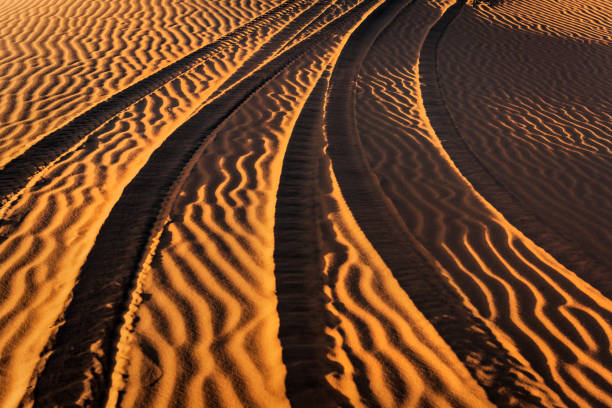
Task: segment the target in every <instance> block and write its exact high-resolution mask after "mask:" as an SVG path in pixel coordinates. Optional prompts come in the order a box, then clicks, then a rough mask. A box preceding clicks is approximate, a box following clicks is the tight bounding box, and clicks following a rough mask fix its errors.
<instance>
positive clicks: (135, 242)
mask: <svg viewBox="0 0 612 408" xmlns="http://www.w3.org/2000/svg"><path fill="white" fill-rule="evenodd" d="M351 18H352V16H343V17H342V18H340V19H338V20H337V21H334V22H332V23H331V24H330V25H329V27H328V29H327V30H325V31H324V32H320V33H317V34H315V35H314V36H313V37H311V38H309V39H307V40H305V41H303V42H301V43H300V44H298V45H296V46H295V47H293V48H291V49H289V50H287V51H286V52H285V53H283V54H281V55H279V56H278V57H277V58H275V59H274V60H272V61H271V62H269V63H267V64H266V65H265V66H263V67H261V68H260V69H258V70H257V71H256V72H254V73H252V75H250V76H249V77H247V78H246V79H244V80H242V81H241V82H240V83H238V84H237V85H236V86H234V87H232V88H231V89H230V90H229V91H227V93H225V94H223V95H221V96H219V97H218V98H217V99H215V100H214V101H213V102H211V103H210V104H209V105H207V106H206V107H205V108H204V109H202V110H201V111H200V112H199V113H197V114H196V115H194V116H193V117H192V118H190V119H189V120H188V121H187V122H185V123H184V124H183V125H182V126H181V127H180V128H179V129H177V131H175V132H174V133H173V134H172V135H171V136H169V137H168V139H167V140H166V141H165V142H164V144H162V146H161V147H160V148H158V149H157V150H156V151H155V152H154V153H153V155H152V156H151V158H150V159H149V161H148V162H147V164H146V165H145V167H143V169H142V170H141V171H140V173H139V174H138V176H136V177H135V178H134V180H133V181H132V182H131V183H130V184H129V185H128V186H127V187H126V189H125V190H124V192H123V194H122V196H121V198H120V200H119V201H118V202H117V204H116V205H115V207H113V210H112V211H111V213H110V215H109V217H108V218H107V220H106V221H105V223H104V225H103V227H102V228H101V230H100V233H99V234H98V237H97V239H96V243H95V245H94V247H93V248H92V250H91V251H90V253H89V255H88V258H87V261H86V262H85V264H84V266H83V267H82V268H81V277H80V279H79V282H78V283H77V285H76V286H75V288H74V289H73V299H72V301H71V303H70V305H69V306H68V308H67V309H66V311H65V313H64V316H63V317H62V320H63V322H64V323H63V325H61V326H60V328H59V330H58V333H57V334H56V336H55V338H54V339H51V341H50V343H49V344H48V347H47V350H46V352H49V351H51V350H53V353H52V354H51V356H50V357H49V359H48V360H47V362H46V365H45V367H44V369H43V371H42V372H41V373H39V375H37V378H38V380H37V383H36V386H35V388H34V391H33V398H34V400H35V401H36V404H40V405H42V406H46V405H52V404H54V403H55V404H57V403H62V404H65V403H74V401H75V400H76V399H77V398H78V396H79V395H80V394H81V393H82V392H83V390H82V386H83V383H84V382H86V380H87V378H90V380H88V382H89V384H90V386H91V388H92V390H91V392H90V393H91V395H93V396H94V397H95V398H94V400H93V401H88V402H87V403H88V404H89V405H90V406H101V405H102V404H103V403H104V394H105V392H106V390H107V389H108V387H109V385H110V375H111V369H112V366H113V359H114V353H115V341H116V340H117V338H118V328H119V327H120V325H121V323H122V313H123V312H124V311H125V310H124V307H125V305H126V303H127V302H128V300H129V298H130V296H131V291H132V289H133V287H132V284H133V282H134V281H135V278H136V276H135V273H136V271H137V270H138V267H139V264H140V262H141V260H142V257H143V254H146V252H147V250H148V243H149V238H150V237H151V234H152V231H153V230H154V229H155V228H157V227H159V225H158V224H159V223H160V222H163V220H161V221H160V220H159V214H160V211H161V209H162V208H163V207H166V206H168V205H169V202H168V200H167V194H168V191H170V189H171V187H172V186H173V184H174V183H175V180H176V179H177V177H179V176H180V174H181V172H182V170H183V168H184V166H185V165H186V164H187V163H188V162H189V161H190V159H191V157H192V156H193V154H194V153H195V152H196V151H197V150H198V148H199V147H200V146H201V144H202V143H204V141H205V140H206V138H207V137H208V135H210V134H211V133H212V131H213V130H214V129H215V128H216V127H217V126H218V125H219V124H220V123H222V122H223V121H224V119H225V118H227V117H228V116H229V115H230V114H231V113H232V112H233V111H235V110H236V109H237V108H238V107H239V106H240V105H241V104H242V103H243V102H244V101H245V100H246V99H247V98H248V97H249V96H250V95H251V94H252V93H254V92H255V91H256V90H257V89H259V88H260V87H262V86H263V85H264V84H265V83H267V82H268V81H269V80H271V79H272V78H274V76H275V75H276V74H277V73H278V72H280V71H281V70H282V69H283V68H285V67H286V66H287V65H289V64H291V63H292V62H293V61H295V60H296V59H297V58H299V57H300V56H301V55H303V54H304V53H305V52H306V51H307V50H309V49H310V48H311V47H315V46H317V44H318V43H319V42H321V41H322V40H323V39H324V38H328V37H327V36H329V35H330V34H331V33H333V32H335V31H336V30H337V31H338V32H341V31H342V30H341V29H342V27H343V25H344V24H345V23H346V20H348V21H350V19H351ZM116 248H123V250H122V251H121V253H117V251H116ZM109 254H112V255H109ZM84 310H87V311H88V312H89V313H88V321H87V322H84V321H83V311H84ZM84 326H86V329H85V327H84ZM46 352H45V353H46ZM45 353H43V354H45ZM60 384H61V385H64V386H63V387H58V385H60Z"/></svg>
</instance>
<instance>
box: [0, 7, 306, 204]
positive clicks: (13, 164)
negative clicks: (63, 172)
mask: <svg viewBox="0 0 612 408" xmlns="http://www.w3.org/2000/svg"><path fill="white" fill-rule="evenodd" d="M292 3H295V4H292ZM300 3H301V2H300V1H292V0H287V1H286V2H284V3H282V4H280V5H278V6H276V7H275V8H273V9H271V10H269V11H267V12H266V13H264V14H262V15H261V16H259V17H257V18H255V19H253V20H251V21H249V22H248V23H246V24H245V25H243V26H241V27H239V28H237V29H236V30H234V31H232V32H230V33H228V34H226V35H224V36H223V37H221V38H220V39H219V40H217V41H215V42H214V43H211V44H208V45H205V46H204V47H202V48H200V49H198V50H196V51H194V52H192V53H191V54H189V55H187V56H185V57H183V58H181V59H180V60H178V61H176V62H174V63H172V64H170V65H168V66H167V67H165V68H162V69H161V70H159V71H157V72H156V73H154V74H152V75H150V76H148V77H146V78H144V79H142V80H141V81H139V82H137V83H135V84H133V85H131V86H130V87H128V88H126V89H124V90H122V91H120V92H118V93H116V94H115V95H113V96H111V97H110V98H109V99H107V100H105V101H103V102H101V103H99V104H97V105H95V106H94V107H92V108H91V109H89V110H88V111H86V112H85V113H83V114H81V115H79V116H78V117H76V118H74V119H73V120H71V121H70V122H69V123H68V124H67V125H65V126H63V127H61V128H60V129H57V130H55V131H54V132H52V133H50V134H49V135H47V136H46V137H44V138H43V139H42V140H40V141H39V142H37V143H36V144H34V145H33V146H31V147H30V148H29V149H28V150H26V151H25V152H24V153H22V154H21V155H20V156H18V157H16V158H14V159H13V160H11V161H10V162H9V163H7V164H6V166H4V168H2V169H1V170H0V203H2V201H3V200H6V199H7V198H8V197H9V196H10V195H11V194H14V193H16V192H18V191H19V190H20V189H22V188H23V187H24V186H25V185H26V184H27V182H28V180H29V179H30V178H32V176H34V175H35V174H36V173H38V172H39V171H40V169H41V168H44V167H45V166H47V165H48V164H49V163H51V162H52V161H53V160H54V159H55V158H57V157H58V156H60V155H61V154H63V153H64V152H65V151H67V150H68V149H70V147H72V146H73V145H75V144H77V143H78V142H79V141H80V140H82V139H83V138H84V137H86V136H87V135H88V134H89V133H91V132H93V131H94V130H95V129H97V128H98V127H99V126H100V125H102V124H103V123H104V122H106V121H107V120H109V119H110V118H112V117H113V116H115V115H117V114H118V113H120V112H121V111H123V110H124V109H126V108H127V107H129V106H130V105H132V104H134V103H135V102H137V101H138V100H140V99H142V98H143V97H145V96H146V95H148V94H150V93H153V92H155V91H156V90H157V89H158V88H160V87H161V86H163V85H164V84H166V83H168V82H170V81H172V80H174V79H175V78H177V77H179V76H180V75H182V74H184V73H185V72H187V71H189V70H190V69H191V68H193V67H194V66H196V65H198V64H200V63H202V62H203V60H204V59H205V58H206V56H207V55H210V54H214V53H219V52H221V51H223V50H224V49H225V48H226V47H227V43H228V42H233V41H239V40H240V39H242V38H244V37H246V35H248V34H249V33H251V32H252V31H253V30H255V29H257V27H258V26H259V25H260V24H261V23H262V22H264V21H265V20H266V19H270V18H273V19H278V18H282V17H283V16H285V14H287V13H289V12H290V11H291V10H293V9H295V8H296V7H297V6H298V5H299V4H300Z"/></svg>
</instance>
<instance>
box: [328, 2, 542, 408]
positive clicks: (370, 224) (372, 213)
mask: <svg viewBox="0 0 612 408" xmlns="http://www.w3.org/2000/svg"><path fill="white" fill-rule="evenodd" d="M399 7H401V3H399V2H395V3H393V2H392V3H387V4H385V6H383V7H382V8H381V9H380V11H379V12H378V13H377V15H376V16H375V17H374V16H373V23H372V24H371V25H368V26H367V27H362V28H361V29H358V30H357V31H356V32H355V34H354V36H353V37H352V38H351V40H350V41H349V44H348V45H347V47H346V48H345V51H344V52H343V53H342V55H341V56H340V60H339V62H338V64H337V69H336V70H334V72H333V74H332V80H331V90H330V96H329V101H328V106H327V112H328V116H327V118H326V128H327V133H328V138H329V143H330V146H329V154H330V157H331V159H332V162H333V164H334V169H335V171H336V176H337V178H338V182H339V184H340V187H341V189H342V192H343V194H344V197H345V200H346V202H347V204H348V205H349V207H350V208H351V210H352V211H353V215H354V216H355V218H356V220H357V222H358V223H359V225H360V226H361V228H362V229H363V231H364V233H365V234H366V236H367V237H368V239H369V240H370V241H371V242H372V244H373V246H374V248H376V250H377V251H378V252H379V254H380V255H381V257H382V258H383V260H384V261H385V263H386V264H387V265H388V266H389V268H390V269H391V270H392V271H393V273H394V275H395V276H396V278H397V280H398V281H399V283H400V285H401V286H402V288H403V289H404V290H405V291H406V293H408V295H409V296H410V298H411V299H412V300H413V301H414V303H415V304H416V306H417V307H418V308H419V309H420V310H421V311H422V312H423V314H424V315H425V316H426V317H427V318H428V319H429V320H430V321H431V322H432V324H433V325H434V327H435V328H436V330H437V331H438V332H439V333H440V335H441V336H442V338H443V339H444V340H445V341H446V342H447V343H448V344H449V345H450V346H451V347H452V348H453V350H454V351H455V353H457V355H458V357H459V359H460V360H462V361H463V362H464V364H466V366H467V367H468V369H469V370H470V371H471V372H472V373H473V374H474V375H475V374H476V371H477V370H478V369H479V365H480V364H484V365H485V366H488V367H491V370H492V371H491V372H490V376H491V377H490V381H488V382H487V383H486V384H482V383H481V386H482V387H483V388H484V389H485V391H486V392H487V394H488V396H489V398H490V399H491V401H492V402H494V403H497V404H500V405H507V404H509V403H510V401H515V402H516V401H518V402H519V403H520V404H523V406H541V401H540V400H539V398H537V397H535V396H533V395H532V394H530V393H529V392H528V391H527V390H526V389H524V388H523V387H521V386H520V385H518V384H517V381H516V372H517V371H522V368H521V366H520V364H518V362H517V361H515V360H514V359H513V358H512V357H511V356H510V355H509V353H508V351H507V350H506V349H505V348H504V347H503V346H502V344H501V343H500V342H499V341H498V340H497V339H496V338H495V336H494V335H493V334H492V333H491V331H490V329H489V328H488V327H487V326H486V324H485V323H484V322H483V321H481V320H480V319H478V318H477V317H475V316H474V315H472V314H471V312H470V311H469V310H468V309H467V308H466V307H465V306H464V305H463V304H462V301H461V299H460V298H459V296H458V295H457V293H456V292H455V291H454V290H453V289H452V288H451V287H450V286H449V284H448V282H447V281H446V280H445V278H444V277H443V276H442V275H441V274H440V272H439V271H438V270H437V269H436V268H434V267H432V265H431V263H430V262H428V261H427V260H428V256H427V254H426V253H425V252H424V251H425V250H424V249H421V247H420V245H419V244H418V243H417V242H416V240H415V239H414V238H413V237H412V236H411V234H410V232H408V230H407V229H406V227H405V225H404V224H403V222H402V220H401V218H400V217H399V215H398V214H397V213H396V210H395V209H394V207H393V204H391V203H390V202H389V201H388V199H386V196H385V194H384V192H383V191H382V189H381V187H380V185H379V184H378V180H377V179H376V177H375V176H374V174H373V173H372V171H371V169H370V168H369V165H368V164H367V160H366V158H365V157H364V153H363V151H362V147H361V142H360V140H359V137H358V135H357V127H356V124H355V120H356V118H355V112H354V109H355V106H354V103H355V78H356V75H357V72H358V70H359V67H360V65H361V61H362V60H363V58H365V55H366V54H367V52H368V49H369V47H370V46H371V45H372V44H373V42H374V41H375V39H376V37H377V36H378V35H380V33H381V32H382V31H383V29H384V27H385V26H386V25H387V24H389V23H390V20H392V19H393V16H394V15H395V14H396V13H397V9H398V8H399ZM374 20H376V21H374ZM355 180H359V181H360V182H359V183H357V182H355ZM431 262H433V261H431ZM473 353H476V354H477V355H479V357H480V358H481V361H480V362H479V363H476V364H475V363H474V361H473V360H472V359H471V355H472V354H473ZM526 375H529V374H528V373H526ZM475 377H476V375H475Z"/></svg>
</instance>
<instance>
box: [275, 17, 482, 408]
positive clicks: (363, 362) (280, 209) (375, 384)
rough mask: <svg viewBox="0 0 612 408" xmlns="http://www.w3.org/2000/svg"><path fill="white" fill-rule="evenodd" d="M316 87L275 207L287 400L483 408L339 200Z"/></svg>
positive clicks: (289, 153) (466, 376)
mask: <svg viewBox="0 0 612 408" xmlns="http://www.w3.org/2000/svg"><path fill="white" fill-rule="evenodd" d="M368 23H369V20H366V21H365V24H368ZM326 84H327V79H326V78H323V79H321V80H320V83H319V84H318V86H317V88H315V91H314V92H313V94H312V95H311V96H310V98H309V100H308V102H307V103H306V105H305V107H304V110H303V111H302V114H301V116H300V119H298V122H297V123H296V126H295V129H294V131H293V134H292V136H291V139H290V143H289V146H288V148H287V153H286V155H285V159H284V164H283V169H282V173H281V179H280V185H279V190H278V199H277V203H276V215H275V217H276V222H275V241H276V242H275V254H274V259H275V275H276V289H277V293H278V295H277V296H278V313H279V320H280V328H279V338H280V340H281V345H282V347H283V361H284V363H285V366H286V368H287V378H286V380H285V383H286V387H287V397H288V399H289V401H290V402H291V405H292V406H296V407H301V406H303V407H311V406H321V407H324V406H440V407H442V406H449V407H450V406H487V405H488V402H487V401H486V397H485V395H484V392H483V391H482V390H481V389H479V388H478V387H477V386H476V384H475V383H474V381H473V379H471V378H470V377H469V374H468V373H467V371H466V370H465V369H464V368H463V367H462V366H461V364H460V363H459V362H458V361H457V360H456V356H455V355H454V354H453V353H452V351H450V349H449V348H448V346H447V345H446V344H444V342H443V341H442V340H441V339H440V337H439V335H438V334H437V333H436V332H435V331H434V329H433V328H432V327H431V325H430V324H429V323H427V322H426V320H425V319H424V317H423V316H422V315H421V314H420V313H419V312H418V310H417V309H416V308H415V307H414V305H413V303H412V302H411V301H410V299H409V298H408V297H407V296H406V294H405V293H404V292H403V291H402V290H401V289H400V288H399V286H398V285H397V282H396V281H395V279H394V278H393V276H392V274H391V272H390V271H389V269H388V268H387V267H386V266H385V265H384V263H383V262H382V261H381V259H380V258H379V257H378V255H377V254H376V252H375V251H374V249H373V248H372V247H371V245H369V242H368V241H367V239H366V238H365V236H364V235H363V233H361V231H360V229H359V226H357V224H356V223H355V221H354V219H353V218H352V216H351V213H350V210H349V209H348V207H347V206H346V204H345V203H344V201H343V199H342V195H341V193H340V190H339V188H338V185H337V182H336V180H335V177H334V175H333V170H332V165H331V162H330V160H329V158H328V157H327V155H326V153H325V150H326V147H325V144H326V142H325V139H324V133H323V132H322V126H323V122H324V119H323V110H322V109H323V107H324V106H327V104H326V103H325V100H324V99H323V96H324V94H323V93H324V92H325V90H326ZM356 275H358V276H359V277H357V278H356ZM361 277H363V278H364V279H363V282H364V283H363V288H362V287H361V286H362V285H361V284H359V283H358V282H362V279H361ZM356 285H357V286H356ZM372 339H374V340H372ZM459 384H462V385H461V386H458V385H459ZM334 390H335V391H334ZM466 390H469V391H466Z"/></svg>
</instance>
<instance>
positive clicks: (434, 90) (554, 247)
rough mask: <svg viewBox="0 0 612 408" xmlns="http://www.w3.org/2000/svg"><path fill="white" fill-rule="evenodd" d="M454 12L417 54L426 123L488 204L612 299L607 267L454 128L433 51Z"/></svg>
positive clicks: (454, 9)
mask: <svg viewBox="0 0 612 408" xmlns="http://www.w3.org/2000/svg"><path fill="white" fill-rule="evenodd" d="M458 4H459V3H458ZM460 11H461V6H460V5H455V6H453V7H452V8H451V9H449V10H448V12H447V13H445V14H444V16H442V18H441V19H440V20H439V21H438V23H437V24H436V25H435V26H434V27H432V29H431V31H430V32H429V34H428V35H427V38H426V39H425V42H424V44H423V48H422V50H421V55H420V58H419V76H420V77H421V94H422V96H423V103H424V105H425V110H426V111H427V117H428V118H429V121H430V123H431V126H432V127H433V128H434V131H435V132H436V134H437V135H438V138H439V139H440V141H441V142H442V145H443V147H444V150H446V151H447V152H448V154H449V156H450V157H451V159H452V160H453V163H455V165H456V166H457V168H458V169H459V171H460V172H461V174H463V175H464V176H465V177H466V178H467V179H468V180H469V182H470V183H471V184H472V185H473V186H474V188H475V189H476V190H477V191H478V192H479V193H480V194H482V196H483V197H484V198H485V199H486V200H487V201H488V202H489V203H491V204H492V205H493V207H495V208H496V209H497V210H498V211H499V212H501V213H502V214H503V215H504V217H505V218H506V219H507V220H508V221H509V222H510V223H511V224H512V225H514V226H515V227H516V228H517V229H519V230H520V231H521V232H522V233H524V234H525V235H526V236H527V237H528V238H529V239H531V240H532V241H533V242H535V243H536V244H537V245H538V246H540V247H542V248H544V249H545V250H546V251H547V252H548V253H549V254H551V255H552V256H553V257H554V258H555V259H556V260H557V261H559V262H560V263H561V264H562V265H564V266H565V267H567V268H568V269H570V270H571V271H573V272H575V273H576V274H577V275H578V276H579V277H580V278H582V279H584V280H586V281H587V282H589V283H590V284H591V285H593V287H595V288H596V289H598V290H599V291H601V293H602V294H603V295H604V296H606V297H608V298H612V279H610V271H609V268H608V267H606V266H605V265H604V264H602V263H601V262H600V261H599V259H597V258H595V256H592V255H591V254H590V253H588V251H585V249H583V248H582V246H581V245H580V244H579V243H578V242H576V241H574V240H572V239H571V238H569V237H566V236H565V235H563V234H561V233H559V232H558V231H556V230H555V229H554V227H552V226H550V225H548V224H546V223H545V222H543V221H542V220H541V219H540V218H539V217H538V216H537V215H536V214H535V213H534V212H533V211H532V210H530V209H529V208H528V207H526V206H524V205H522V204H521V202H520V200H519V199H518V198H517V197H516V196H515V195H514V194H512V193H511V192H510V190H508V189H507V188H506V187H505V186H504V185H503V184H502V183H501V182H500V181H499V180H497V179H496V178H495V176H493V174H492V173H491V172H490V171H488V169H487V168H486V166H485V165H484V164H483V163H482V162H481V161H480V160H479V159H478V156H477V155H476V154H475V153H474V152H473V151H472V150H471V148H470V146H469V144H468V143H467V142H466V141H465V140H464V139H463V137H462V136H461V134H460V133H459V131H458V130H457V127H456V126H455V123H454V121H453V118H452V116H451V114H450V112H449V110H448V107H447V106H446V102H445V98H444V88H443V86H442V85H441V83H440V81H439V75H438V71H437V59H438V56H437V51H438V44H439V43H440V41H441V39H442V37H443V36H444V32H445V31H446V28H447V27H448V26H449V25H450V24H451V22H452V21H453V19H454V18H455V17H456V16H457V15H458V14H459V12H460Z"/></svg>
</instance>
